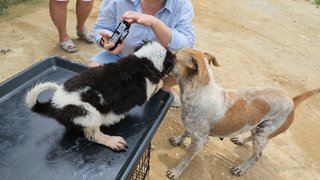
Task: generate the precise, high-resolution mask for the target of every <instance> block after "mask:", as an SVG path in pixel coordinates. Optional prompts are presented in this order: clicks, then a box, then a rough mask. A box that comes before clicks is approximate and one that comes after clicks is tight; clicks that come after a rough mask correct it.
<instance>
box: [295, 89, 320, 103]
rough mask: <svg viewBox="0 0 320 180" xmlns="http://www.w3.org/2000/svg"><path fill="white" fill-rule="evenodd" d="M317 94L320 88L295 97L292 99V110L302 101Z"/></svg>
mask: <svg viewBox="0 0 320 180" xmlns="http://www.w3.org/2000/svg"><path fill="white" fill-rule="evenodd" d="M318 93H320V88H318V89H314V90H312V91H308V92H305V93H303V94H300V95H297V96H295V97H294V98H293V103H294V108H296V107H297V106H298V105H299V104H300V103H301V102H302V101H304V100H306V99H307V98H309V97H311V96H313V95H315V94H318Z"/></svg>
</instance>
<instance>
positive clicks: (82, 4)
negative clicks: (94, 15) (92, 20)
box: [76, 0, 93, 33]
mask: <svg viewBox="0 0 320 180" xmlns="http://www.w3.org/2000/svg"><path fill="white" fill-rule="evenodd" d="M92 6H93V0H77V4H76V14H77V27H76V29H77V32H80V33H81V32H84V31H86V28H85V23H86V20H87V18H88V17H89V14H90V12H91V10H92Z"/></svg>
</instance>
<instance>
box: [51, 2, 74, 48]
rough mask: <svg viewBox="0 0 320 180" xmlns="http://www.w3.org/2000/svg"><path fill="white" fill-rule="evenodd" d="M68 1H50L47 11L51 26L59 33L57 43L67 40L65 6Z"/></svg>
mask: <svg viewBox="0 0 320 180" xmlns="http://www.w3.org/2000/svg"><path fill="white" fill-rule="evenodd" d="M68 2H69V1H57V0H50V2H49V11H50V16H51V19H52V22H53V24H54V25H55V26H56V27H57V30H58V32H59V42H60V43H61V42H63V41H66V40H69V39H70V38H69V36H68V33H67V27H66V26H67V4H68Z"/></svg>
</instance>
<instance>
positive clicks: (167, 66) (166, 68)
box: [162, 50, 176, 76]
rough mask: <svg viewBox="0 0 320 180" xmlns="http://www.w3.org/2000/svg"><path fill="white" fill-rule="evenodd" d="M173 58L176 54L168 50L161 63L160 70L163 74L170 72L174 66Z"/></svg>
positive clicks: (174, 58)
mask: <svg viewBox="0 0 320 180" xmlns="http://www.w3.org/2000/svg"><path fill="white" fill-rule="evenodd" d="M175 60H176V56H175V55H174V54H173V53H172V52H170V51H169V50H168V51H167V54H166V58H165V60H164V63H163V70H162V74H163V76H165V75H169V74H170V72H171V71H172V70H173V68H174V64H175Z"/></svg>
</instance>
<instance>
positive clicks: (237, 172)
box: [231, 165, 246, 176]
mask: <svg viewBox="0 0 320 180" xmlns="http://www.w3.org/2000/svg"><path fill="white" fill-rule="evenodd" d="M245 172H246V169H245V168H244V167H242V166H241V165H238V166H234V167H233V168H232V169H231V174H232V175H234V176H241V175H242V174H244V173H245Z"/></svg>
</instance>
